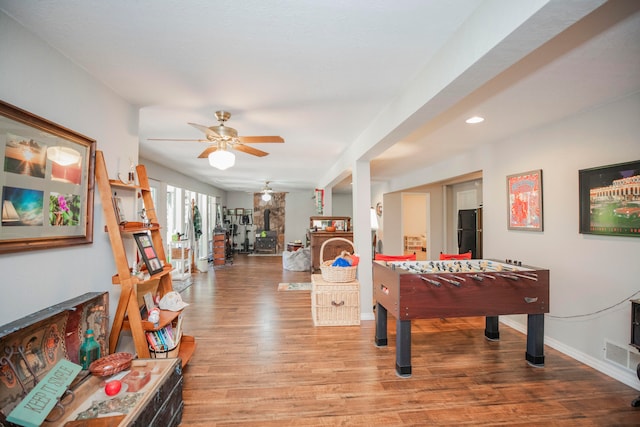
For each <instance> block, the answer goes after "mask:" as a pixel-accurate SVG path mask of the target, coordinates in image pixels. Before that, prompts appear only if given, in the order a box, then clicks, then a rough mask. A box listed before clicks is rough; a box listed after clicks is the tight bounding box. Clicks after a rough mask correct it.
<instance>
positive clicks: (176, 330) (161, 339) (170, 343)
mask: <svg viewBox="0 0 640 427" xmlns="http://www.w3.org/2000/svg"><path fill="white" fill-rule="evenodd" d="M146 336H147V342H148V343H149V348H151V349H152V350H154V351H167V350H171V349H174V348H175V347H176V346H177V345H178V344H179V343H180V339H181V338H182V313H180V315H179V316H178V319H177V321H176V324H175V326H173V325H171V324H168V325H167V326H165V327H164V328H160V329H158V330H156V331H148V332H146Z"/></svg>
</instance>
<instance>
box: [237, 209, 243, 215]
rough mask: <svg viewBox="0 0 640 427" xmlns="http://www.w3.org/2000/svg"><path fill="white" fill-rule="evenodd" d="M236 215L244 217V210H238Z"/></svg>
mask: <svg viewBox="0 0 640 427" xmlns="http://www.w3.org/2000/svg"><path fill="white" fill-rule="evenodd" d="M236 215H244V208H236Z"/></svg>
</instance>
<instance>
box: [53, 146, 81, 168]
mask: <svg viewBox="0 0 640 427" xmlns="http://www.w3.org/2000/svg"><path fill="white" fill-rule="evenodd" d="M47 157H49V160H51V161H52V162H55V163H57V164H59V165H60V166H69V165H73V164H75V163H78V162H79V161H80V153H78V152H77V151H76V150H74V149H73V148H69V147H61V146H59V145H56V146H54V147H49V148H47Z"/></svg>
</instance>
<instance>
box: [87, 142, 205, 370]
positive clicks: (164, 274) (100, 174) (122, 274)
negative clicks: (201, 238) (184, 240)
mask: <svg viewBox="0 0 640 427" xmlns="http://www.w3.org/2000/svg"><path fill="white" fill-rule="evenodd" d="M136 173H137V174H138V183H139V185H137V186H136V185H127V184H123V183H121V182H120V181H117V180H109V176H108V174H107V168H106V164H105V160H104V154H103V153H102V151H99V150H98V151H96V185H97V186H98V189H99V191H100V200H101V202H102V208H103V210H104V216H105V223H106V231H107V232H108V233H109V241H110V242H111V249H112V251H113V257H114V260H115V264H116V268H117V273H116V274H115V275H114V276H113V277H112V278H111V282H112V283H113V284H115V285H120V298H119V300H118V307H117V308H116V313H115V316H114V319H113V324H112V327H111V333H110V334H109V352H110V353H114V352H115V351H116V349H117V346H118V341H119V339H120V335H121V333H122V331H123V330H130V331H131V336H132V337H133V343H134V345H135V350H136V353H137V355H138V357H139V358H149V356H150V352H149V347H148V343H147V338H146V334H145V332H147V331H150V330H156V329H159V328H162V327H164V326H166V325H167V324H169V323H170V322H172V321H173V320H175V318H176V315H175V313H174V312H166V311H164V310H162V312H161V316H160V323H159V324H158V325H153V324H151V323H149V322H146V321H143V319H142V317H141V314H140V305H141V299H142V297H141V296H140V297H138V288H145V287H146V288H149V287H153V288H154V289H157V292H158V294H159V295H160V296H161V297H162V296H163V295H164V294H166V293H167V292H170V291H172V290H173V282H172V279H171V271H172V270H173V267H172V266H171V264H169V263H168V262H167V257H166V255H165V250H164V243H163V242H162V235H161V232H160V226H159V225H158V218H157V216H156V210H155V207H154V204H153V198H152V197H151V188H150V187H149V179H148V177H147V171H146V169H145V167H144V165H138V166H137V167H136ZM116 190H117V191H118V195H119V196H120V195H122V194H123V191H125V190H126V191H129V192H130V194H131V197H138V194H140V195H141V196H142V201H143V203H144V209H145V211H146V214H147V216H148V218H147V219H148V223H146V224H143V223H140V222H127V223H124V224H119V221H118V219H117V217H116V214H115V209H114V204H113V201H112V195H113V192H114V191H116ZM134 233H148V234H149V236H150V240H151V242H152V244H153V249H155V255H157V259H158V262H159V263H160V264H161V265H162V269H161V270H160V271H159V272H157V273H155V274H153V275H151V276H148V275H146V276H143V277H142V278H140V277H138V276H135V275H133V274H132V272H131V269H130V266H131V265H132V264H133V263H134V262H133V260H132V261H131V262H130V261H129V260H128V259H127V251H126V250H125V244H124V238H125V237H127V236H131V235H132V234H134ZM128 240H130V241H131V240H132V239H128ZM156 281H157V283H156ZM141 295H142V291H141ZM195 346H196V345H195V340H194V339H193V337H187V336H185V335H183V339H182V341H181V344H180V354H179V357H180V358H181V359H182V364H183V366H184V365H185V364H186V363H187V362H188V361H189V359H190V358H191V356H192V354H193V352H194V351H195Z"/></svg>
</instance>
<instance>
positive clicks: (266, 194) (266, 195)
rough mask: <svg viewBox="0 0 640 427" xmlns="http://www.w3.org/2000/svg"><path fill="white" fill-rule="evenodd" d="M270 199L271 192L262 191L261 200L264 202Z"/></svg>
mask: <svg viewBox="0 0 640 427" xmlns="http://www.w3.org/2000/svg"><path fill="white" fill-rule="evenodd" d="M270 200H271V194H269V193H262V201H264V202H268V201H270Z"/></svg>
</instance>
